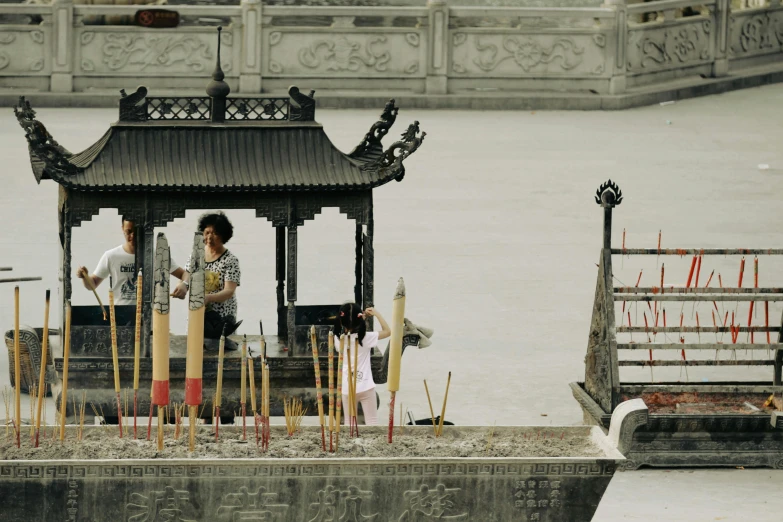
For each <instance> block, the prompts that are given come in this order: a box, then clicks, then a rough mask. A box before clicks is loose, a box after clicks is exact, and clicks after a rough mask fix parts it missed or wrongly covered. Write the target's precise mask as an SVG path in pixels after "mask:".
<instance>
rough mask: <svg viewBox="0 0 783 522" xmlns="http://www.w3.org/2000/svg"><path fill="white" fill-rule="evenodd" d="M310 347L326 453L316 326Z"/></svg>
mask: <svg viewBox="0 0 783 522" xmlns="http://www.w3.org/2000/svg"><path fill="white" fill-rule="evenodd" d="M310 346H311V347H312V350H313V368H314V370H315V391H316V395H317V399H318V420H319V421H320V423H321V447H322V448H323V450H324V451H326V434H325V433H324V399H323V395H322V393H321V361H320V357H319V356H318V342H317V340H316V337H315V325H313V326H311V327H310Z"/></svg>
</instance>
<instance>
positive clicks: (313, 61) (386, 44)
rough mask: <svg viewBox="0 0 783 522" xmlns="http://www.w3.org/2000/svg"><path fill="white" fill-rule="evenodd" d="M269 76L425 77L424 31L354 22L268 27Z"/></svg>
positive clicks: (267, 65)
mask: <svg viewBox="0 0 783 522" xmlns="http://www.w3.org/2000/svg"><path fill="white" fill-rule="evenodd" d="M263 45H264V50H265V52H264V56H265V61H266V63H265V66H266V67H265V69H264V73H265V74H266V75H267V76H272V77H275V76H286V77H288V76H305V77H307V76H310V77H313V76H317V77H323V76H329V77H330V78H339V77H343V78H345V77H367V76H371V77H402V78H405V77H421V76H423V75H424V74H426V52H427V51H426V48H427V45H426V33H425V32H423V31H421V30H418V29H385V30H366V29H357V28H353V27H332V28H329V29H323V28H318V29H314V28H310V29H309V30H302V29H291V28H288V29H282V28H281V29H277V28H275V29H274V30H265V31H264V44H263Z"/></svg>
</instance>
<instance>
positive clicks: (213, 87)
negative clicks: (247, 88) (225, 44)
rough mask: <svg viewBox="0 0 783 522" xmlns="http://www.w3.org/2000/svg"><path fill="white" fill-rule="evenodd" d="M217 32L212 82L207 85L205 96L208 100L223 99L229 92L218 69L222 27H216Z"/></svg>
mask: <svg viewBox="0 0 783 522" xmlns="http://www.w3.org/2000/svg"><path fill="white" fill-rule="evenodd" d="M217 30H218V42H217V63H215V70H214V71H212V81H211V82H209V84H208V85H207V95H208V96H209V97H210V98H225V97H226V96H228V94H229V93H230V92H231V87H229V86H228V84H227V83H226V82H225V81H223V79H224V78H225V77H226V75H225V74H223V69H222V68H221V67H220V33H221V31H223V27H218V28H217Z"/></svg>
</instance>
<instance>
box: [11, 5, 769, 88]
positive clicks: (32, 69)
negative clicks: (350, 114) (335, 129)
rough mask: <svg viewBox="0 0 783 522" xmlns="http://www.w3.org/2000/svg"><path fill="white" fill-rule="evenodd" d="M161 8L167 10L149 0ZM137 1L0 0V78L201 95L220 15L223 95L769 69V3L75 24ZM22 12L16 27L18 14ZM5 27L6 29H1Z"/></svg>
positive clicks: (631, 82)
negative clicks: (155, 25) (11, 0)
mask: <svg viewBox="0 0 783 522" xmlns="http://www.w3.org/2000/svg"><path fill="white" fill-rule="evenodd" d="M156 7H166V6H156ZM142 8H143V6H139V5H128V6H101V5H79V4H75V3H74V2H73V0H53V2H52V3H51V4H44V5H27V4H0V20H4V22H0V86H2V87H3V88H5V89H17V90H25V91H27V92H31V91H32V92H35V91H38V92H60V93H69V92H99V91H104V92H108V91H114V92H116V90H118V89H120V88H129V87H131V88H132V87H134V86H135V85H138V84H144V85H146V86H147V87H148V88H149V89H150V90H151V91H152V92H155V91H157V92H161V91H163V92H165V91H169V90H171V91H177V92H180V93H181V92H183V90H184V91H187V90H193V91H196V90H198V91H202V90H203V86H204V82H205V78H207V77H208V76H209V74H210V72H211V71H212V69H213V68H214V64H215V52H216V44H217V42H216V38H217V36H216V31H215V27H214V26H215V25H217V24H219V23H220V24H223V25H224V27H225V29H224V31H223V33H222V36H221V38H222V40H221V42H222V57H221V62H222V68H223V71H224V72H225V74H226V78H227V81H228V82H229V83H230V84H231V85H232V87H233V89H234V92H235V93H242V94H257V93H262V92H265V93H266V92H275V93H279V92H284V91H285V90H286V89H287V87H288V86H289V85H292V84H296V85H301V86H303V87H304V88H307V89H316V90H317V91H319V92H321V93H325V92H326V93H329V92H350V93H378V92H383V93H384V94H390V95H394V94H395V93H408V94H466V93H485V92H492V91H496V92H506V93H524V92H529V91H530V92H532V91H537V92H542V91H555V92H560V93H563V92H565V93H582V94H585V93H590V92H593V93H598V94H622V93H624V92H626V91H627V90H629V89H634V88H641V87H645V86H654V85H656V84H661V83H667V82H672V81H674V80H677V79H680V78H684V77H698V76H699V75H701V76H702V77H707V78H709V77H720V76H725V75H727V74H729V72H730V71H731V72H736V71H738V70H742V69H747V68H751V67H757V66H761V65H765V64H770V63H774V62H779V61H780V60H781V57H782V56H783V55H782V54H781V53H782V52H783V7H781V5H780V0H754V1H740V2H737V1H731V0H660V1H653V2H646V3H632V2H630V1H628V0H606V3H605V4H604V5H602V6H601V7H587V8H567V7H563V8H521V7H475V6H473V7H469V6H449V5H448V3H447V2H445V1H443V0H429V1H428V2H427V4H426V5H422V6H418V7H416V6H398V7H395V6H383V7H289V6H270V5H262V3H261V2H260V0H242V2H241V4H240V5H233V6H225V5H221V6H186V5H177V6H169V7H168V8H169V9H174V10H176V11H178V12H179V14H180V16H181V19H182V23H181V24H180V25H179V26H178V27H176V28H171V29H149V28H144V27H140V26H133V25H90V24H88V23H86V22H85V20H89V19H95V18H96V17H104V18H105V19H106V20H111V19H118V18H120V17H122V16H129V15H130V16H132V15H134V14H135V13H136V11H137V10H139V9H142ZM23 15H26V16H28V17H30V20H31V22H30V23H20V22H19V20H20V19H23V18H24V16H23ZM9 20H10V21H11V22H9Z"/></svg>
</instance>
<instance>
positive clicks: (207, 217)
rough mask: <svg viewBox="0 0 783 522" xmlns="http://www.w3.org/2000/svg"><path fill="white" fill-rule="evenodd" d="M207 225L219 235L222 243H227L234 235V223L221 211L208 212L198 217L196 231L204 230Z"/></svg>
mask: <svg viewBox="0 0 783 522" xmlns="http://www.w3.org/2000/svg"><path fill="white" fill-rule="evenodd" d="M207 227H212V230H214V231H215V234H217V235H218V236H220V239H221V241H223V243H228V242H229V240H230V239H231V238H232V237H233V236H234V225H232V224H231V221H229V220H228V218H227V217H226V215H225V214H224V213H223V212H209V213H206V214H202V215H201V217H200V218H198V231H199V232H204V229H206V228H207Z"/></svg>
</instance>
